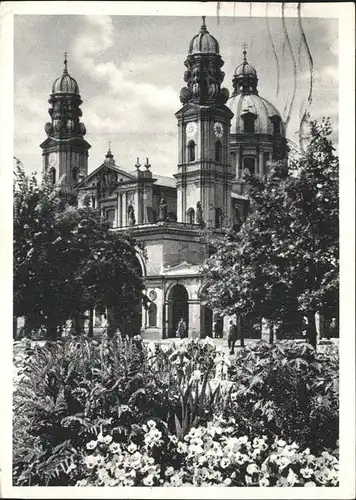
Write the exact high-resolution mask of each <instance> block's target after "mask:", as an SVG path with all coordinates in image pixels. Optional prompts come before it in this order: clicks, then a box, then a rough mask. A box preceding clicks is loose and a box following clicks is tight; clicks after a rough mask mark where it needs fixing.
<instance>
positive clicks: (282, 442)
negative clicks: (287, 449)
mask: <svg viewBox="0 0 356 500" xmlns="http://www.w3.org/2000/svg"><path fill="white" fill-rule="evenodd" d="M286 444H287V443H286V442H285V441H284V440H283V439H280V440H279V441H277V446H280V447H281V448H283V447H284V446H286Z"/></svg>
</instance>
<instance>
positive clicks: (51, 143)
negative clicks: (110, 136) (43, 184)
mask: <svg viewBox="0 0 356 500" xmlns="http://www.w3.org/2000/svg"><path fill="white" fill-rule="evenodd" d="M48 102H49V104H50V108H49V110H48V113H49V115H50V117H51V121H50V122H48V123H46V125H45V132H46V134H47V139H46V140H45V141H44V142H43V143H42V144H41V145H40V147H41V148H42V156H43V174H46V175H48V176H49V177H50V179H51V180H52V182H53V184H58V183H60V191H61V193H62V194H63V195H65V196H66V197H67V199H68V200H69V201H72V202H75V199H76V192H75V186H76V185H77V184H78V183H79V182H80V181H81V180H82V179H84V178H85V177H86V176H87V174H88V151H89V149H90V147H91V146H90V144H89V143H88V142H87V141H86V140H85V139H84V136H85V134H86V129H85V125H84V123H82V122H81V121H80V117H81V116H82V111H81V109H80V105H81V104H82V100H81V97H80V93H79V87H78V84H77V82H76V80H75V79H74V78H72V77H71V76H70V75H69V73H68V69H67V57H66V54H65V59H64V69H63V73H62V75H61V76H60V77H59V78H57V79H56V80H55V82H54V83H53V86H52V93H51V94H50V98H49V100H48Z"/></svg>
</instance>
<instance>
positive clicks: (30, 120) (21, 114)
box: [14, 4, 339, 175]
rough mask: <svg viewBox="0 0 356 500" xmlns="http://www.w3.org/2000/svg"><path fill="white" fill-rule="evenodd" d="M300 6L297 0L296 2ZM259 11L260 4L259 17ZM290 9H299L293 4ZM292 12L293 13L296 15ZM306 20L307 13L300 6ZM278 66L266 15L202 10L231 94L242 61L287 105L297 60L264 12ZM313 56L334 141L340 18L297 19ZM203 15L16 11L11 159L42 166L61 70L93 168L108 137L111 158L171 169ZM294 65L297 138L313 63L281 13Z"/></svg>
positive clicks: (319, 106) (316, 93)
mask: <svg viewBox="0 0 356 500" xmlns="http://www.w3.org/2000/svg"><path fill="white" fill-rule="evenodd" d="M296 5H297V4H295V6H296ZM210 12H211V11H210ZM260 12H261V10H259V13H260ZM295 12H296V9H295ZM295 12H294V15H295ZM302 16H303V10H302ZM268 22H269V25H270V29H271V34H272V40H273V44H274V46H275V49H276V54H277V57H278V62H279V70H280V79H279V92H278V95H277V64H276V60H275V55H274V53H273V48H272V43H271V41H270V38H269V34H268V31H267V23H266V18H265V16H264V15H263V16H261V15H260V14H259V15H258V16H256V15H255V13H254V9H252V11H251V16H250V15H249V14H248V15H247V16H246V17H239V16H238V15H236V16H235V17H233V16H230V17H225V16H220V18H219V19H218V18H217V16H216V15H214V14H212V15H208V16H207V19H206V23H207V27H208V30H209V32H210V33H211V34H212V35H213V36H215V38H217V40H218V41H219V44H220V53H221V56H222V59H223V60H224V62H225V64H224V66H223V68H222V69H223V71H224V72H225V79H224V82H223V86H225V87H227V88H228V89H229V91H230V93H231V90H232V77H233V73H234V70H235V68H236V66H238V65H239V64H240V63H241V62H242V48H241V46H242V44H243V42H246V43H247V47H248V48H247V59H248V61H249V62H250V63H251V64H252V65H253V66H254V67H255V68H256V70H257V74H258V78H259V85H258V90H259V93H260V95H261V96H262V97H264V98H266V99H268V100H269V101H271V102H272V103H273V104H274V105H275V106H276V107H277V109H279V111H280V113H281V114H282V117H285V114H286V113H285V111H286V110H287V109H288V106H289V103H290V100H291V97H292V91H293V84H294V76H293V75H294V74H293V60H292V58H291V55H290V51H289V45H288V42H287V41H286V38H285V35H284V29H283V24H282V18H281V16H280V15H279V17H270V16H269V17H268ZM302 23H303V28H304V32H305V35H306V39H307V42H308V44H309V47H310V52H311V55H312V58H313V92H312V103H311V105H310V107H309V110H310V112H311V114H312V116H313V117H314V118H317V119H320V118H321V117H322V116H330V117H331V120H332V125H333V128H334V134H333V139H334V141H335V142H337V140H338V135H337V131H338V81H339V78H338V20H337V19H333V18H310V17H304V18H303V17H302ZM200 26H201V17H200V16H189V17H187V16H152V15H145V16H141V15H131V16H128V15H91V16H87V15H15V20H14V112H15V121H14V155H15V156H16V157H18V158H19V159H20V160H21V161H22V163H23V165H24V167H25V170H26V171H27V172H34V171H37V172H40V171H41V169H42V157H41V149H40V148H39V145H40V144H41V142H43V141H44V140H45V139H46V134H45V132H44V125H45V123H46V122H47V121H50V117H49V115H48V108H49V105H48V102H47V101H48V98H49V94H50V92H51V87H52V83H53V81H54V80H55V79H56V78H57V77H59V76H60V75H61V73H62V70H63V59H64V56H63V53H64V52H65V51H66V52H68V71H69V73H70V75H71V76H72V77H74V78H75V79H76V80H77V82H78V85H79V89H80V94H81V98H82V100H83V104H82V106H81V108H82V111H83V117H82V121H83V122H84V123H85V125H86V129H87V135H86V140H87V141H88V142H89V143H90V144H91V146H92V148H91V149H90V151H89V169H88V170H89V173H90V172H91V171H93V170H94V169H95V168H97V167H98V166H99V165H100V164H101V163H102V162H103V160H104V158H105V154H106V152H107V149H108V143H109V141H111V150H112V152H113V154H114V157H115V160H116V163H117V164H118V165H119V166H121V167H122V168H124V169H126V170H132V169H133V168H134V164H135V163H136V158H137V157H138V158H139V159H140V162H141V164H143V163H144V161H145V158H146V157H148V158H149V160H150V163H151V165H152V170H153V171H154V172H156V173H158V174H161V175H172V174H173V173H174V172H175V170H176V165H177V159H178V151H177V148H178V140H177V120H176V118H175V116H174V114H175V113H176V112H177V111H178V110H179V109H180V107H181V103H180V101H179V91H180V89H181V87H183V86H184V81H183V73H184V70H185V66H184V61H185V59H186V57H187V53H188V46H189V42H190V40H191V39H192V38H193V36H194V35H195V34H197V33H198V32H199V29H200ZM286 28H287V32H288V35H289V39H290V43H291V47H292V51H293V54H294V58H295V64H296V70H297V73H296V75H297V76H296V81H297V89H296V95H295V101H294V106H293V109H292V114H291V121H290V123H289V126H288V132H287V135H288V137H289V138H290V139H292V140H293V141H294V142H296V143H298V135H297V134H296V132H297V130H298V128H299V122H300V117H301V113H302V111H303V110H304V109H305V104H306V102H307V98H308V94H309V89H310V68H309V61H308V58H307V53H306V50H305V47H304V45H300V40H301V34H300V30H299V27H298V19H297V17H288V18H286Z"/></svg>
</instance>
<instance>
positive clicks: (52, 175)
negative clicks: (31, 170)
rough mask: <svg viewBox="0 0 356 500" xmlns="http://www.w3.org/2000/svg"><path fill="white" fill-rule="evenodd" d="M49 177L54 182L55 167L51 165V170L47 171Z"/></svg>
mask: <svg viewBox="0 0 356 500" xmlns="http://www.w3.org/2000/svg"><path fill="white" fill-rule="evenodd" d="M49 178H50V180H51V182H52V184H55V183H56V169H55V168H54V167H52V168H51V170H50V171H49Z"/></svg>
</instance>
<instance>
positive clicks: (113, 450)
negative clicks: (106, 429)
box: [109, 443, 121, 453]
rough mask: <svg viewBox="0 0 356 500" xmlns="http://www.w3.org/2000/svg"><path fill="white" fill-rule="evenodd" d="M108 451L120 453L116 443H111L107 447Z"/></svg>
mask: <svg viewBox="0 0 356 500" xmlns="http://www.w3.org/2000/svg"><path fill="white" fill-rule="evenodd" d="M109 450H110V451H111V453H120V452H121V447H120V445H119V444H118V443H111V445H110V446H109Z"/></svg>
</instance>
